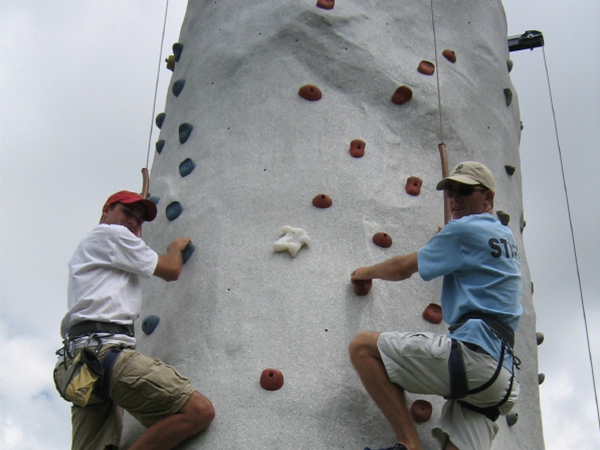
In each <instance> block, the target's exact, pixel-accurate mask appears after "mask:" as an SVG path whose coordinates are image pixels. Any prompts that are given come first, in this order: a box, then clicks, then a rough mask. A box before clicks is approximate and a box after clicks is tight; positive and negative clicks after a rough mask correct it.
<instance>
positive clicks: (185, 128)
mask: <svg viewBox="0 0 600 450" xmlns="http://www.w3.org/2000/svg"><path fill="white" fill-rule="evenodd" d="M193 129H194V126H193V125H191V124H189V123H185V122H184V123H182V124H181V125H179V143H180V144H185V141H187V140H188V138H189V137H190V134H192V130H193Z"/></svg>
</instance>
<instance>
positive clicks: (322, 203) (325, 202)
mask: <svg viewBox="0 0 600 450" xmlns="http://www.w3.org/2000/svg"><path fill="white" fill-rule="evenodd" d="M312 204H313V206H316V207H317V208H329V207H330V206H331V205H332V204H333V200H331V197H330V196H329V195H326V194H319V195H317V196H315V198H313V200H312Z"/></svg>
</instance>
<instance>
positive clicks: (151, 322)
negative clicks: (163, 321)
mask: <svg viewBox="0 0 600 450" xmlns="http://www.w3.org/2000/svg"><path fill="white" fill-rule="evenodd" d="M159 321H160V319H159V318H158V316H148V317H146V318H145V319H144V320H143V321H142V331H143V332H144V333H146V334H148V335H150V334H152V332H153V331H154V330H155V329H156V326H157V325H158V322H159Z"/></svg>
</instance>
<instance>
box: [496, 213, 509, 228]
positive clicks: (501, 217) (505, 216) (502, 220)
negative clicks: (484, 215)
mask: <svg viewBox="0 0 600 450" xmlns="http://www.w3.org/2000/svg"><path fill="white" fill-rule="evenodd" d="M496 215H497V216H498V219H499V220H500V223H502V225H506V226H508V222H510V215H508V214H507V213H505V212H504V211H498V212H497V213H496Z"/></svg>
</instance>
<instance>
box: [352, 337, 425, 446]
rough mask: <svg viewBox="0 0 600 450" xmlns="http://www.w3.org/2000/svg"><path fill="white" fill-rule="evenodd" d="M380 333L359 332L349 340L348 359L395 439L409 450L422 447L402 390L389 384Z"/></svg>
mask: <svg viewBox="0 0 600 450" xmlns="http://www.w3.org/2000/svg"><path fill="white" fill-rule="evenodd" d="M380 334H381V333H375V332H363V333H359V334H358V335H356V337H355V338H354V339H353V340H352V342H350V347H349V352H350V360H351V361H352V364H353V365H354V368H355V369H356V371H357V372H358V375H359V376H360V379H361V381H362V383H363V385H364V386H365V389H366V390H367V392H368V393H369V395H370V396H371V398H372V399H373V400H374V401H375V403H376V404H377V406H378V407H379V409H381V411H382V412H383V414H384V415H385V417H386V419H387V420H388V422H389V423H390V425H391V426H392V428H393V429H394V433H396V439H398V442H400V443H401V444H404V445H405V446H406V447H407V448H408V449H409V450H422V447H421V441H420V439H419V435H418V433H417V429H416V428H415V425H414V423H413V420H412V417H411V416H410V412H409V410H408V406H407V404H406V396H405V394H404V390H403V389H402V388H401V387H400V386H398V385H396V384H394V383H392V382H391V381H390V379H389V377H388V374H387V371H386V369H385V366H384V365H383V361H382V359H381V354H380V353H379V348H378V347H377V339H378V338H379V335H380Z"/></svg>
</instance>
